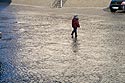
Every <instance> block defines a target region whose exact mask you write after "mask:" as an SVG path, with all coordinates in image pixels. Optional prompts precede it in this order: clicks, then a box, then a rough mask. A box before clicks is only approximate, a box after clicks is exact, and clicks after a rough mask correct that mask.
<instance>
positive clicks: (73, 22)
mask: <svg viewBox="0 0 125 83" xmlns="http://www.w3.org/2000/svg"><path fill="white" fill-rule="evenodd" d="M72 27H73V28H77V27H80V25H79V21H78V19H76V18H73V19H72Z"/></svg>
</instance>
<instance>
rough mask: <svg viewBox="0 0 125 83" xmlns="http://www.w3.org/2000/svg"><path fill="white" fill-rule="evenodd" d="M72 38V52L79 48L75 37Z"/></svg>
mask: <svg viewBox="0 0 125 83" xmlns="http://www.w3.org/2000/svg"><path fill="white" fill-rule="evenodd" d="M72 40H73V42H72V51H73V52H74V53H77V52H78V50H79V48H78V40H77V38H73V39H72Z"/></svg>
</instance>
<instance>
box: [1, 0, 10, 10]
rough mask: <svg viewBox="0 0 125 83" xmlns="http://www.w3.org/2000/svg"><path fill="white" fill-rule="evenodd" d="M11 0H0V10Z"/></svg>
mask: <svg viewBox="0 0 125 83" xmlns="http://www.w3.org/2000/svg"><path fill="white" fill-rule="evenodd" d="M11 2H12V1H11V0H0V11H1V10H3V9H4V8H6V7H7V6H9V5H10V4H11Z"/></svg>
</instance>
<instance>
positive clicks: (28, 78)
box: [0, 5, 125, 83]
mask: <svg viewBox="0 0 125 83" xmlns="http://www.w3.org/2000/svg"><path fill="white" fill-rule="evenodd" d="M74 14H78V15H79V18H80V25H81V27H80V28H79V29H78V38H77V39H72V38H71V35H70V34H71V31H72V27H71V19H72V17H73V15H74ZM124 16H125V15H124V13H120V12H119V13H110V12H107V11H104V10H103V8H62V9H48V8H44V7H41V8H40V7H32V6H19V5H11V6H9V7H8V8H6V9H4V10H3V11H0V32H2V33H3V38H2V40H0V62H1V63H2V67H1V76H0V83H125V22H124V21H125V18H124Z"/></svg>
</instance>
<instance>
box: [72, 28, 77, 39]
mask: <svg viewBox="0 0 125 83" xmlns="http://www.w3.org/2000/svg"><path fill="white" fill-rule="evenodd" d="M74 33H75V37H77V28H73V31H72V33H71V35H72V36H73V34H74Z"/></svg>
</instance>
